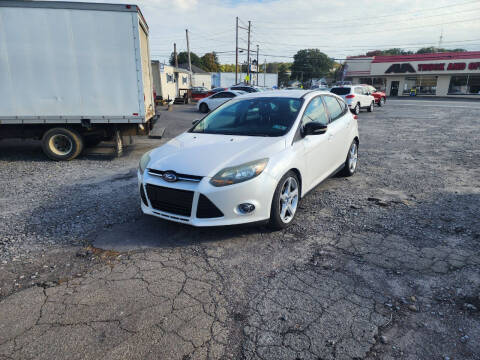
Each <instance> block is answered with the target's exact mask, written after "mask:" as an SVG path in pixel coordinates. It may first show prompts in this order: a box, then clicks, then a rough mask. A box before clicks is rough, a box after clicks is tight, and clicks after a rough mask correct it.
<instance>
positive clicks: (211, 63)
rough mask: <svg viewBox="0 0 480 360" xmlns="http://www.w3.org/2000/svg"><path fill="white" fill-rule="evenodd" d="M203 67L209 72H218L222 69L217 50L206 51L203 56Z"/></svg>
mask: <svg viewBox="0 0 480 360" xmlns="http://www.w3.org/2000/svg"><path fill="white" fill-rule="evenodd" d="M201 60H202V69H203V70H205V71H209V72H218V71H219V70H220V63H219V62H218V56H217V54H216V53H215V52H211V53H206V54H205V55H203V56H202V57H201Z"/></svg>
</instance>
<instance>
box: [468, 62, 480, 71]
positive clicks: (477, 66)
mask: <svg viewBox="0 0 480 360" xmlns="http://www.w3.org/2000/svg"><path fill="white" fill-rule="evenodd" d="M479 69H480V62H474V63H470V64H468V70H479Z"/></svg>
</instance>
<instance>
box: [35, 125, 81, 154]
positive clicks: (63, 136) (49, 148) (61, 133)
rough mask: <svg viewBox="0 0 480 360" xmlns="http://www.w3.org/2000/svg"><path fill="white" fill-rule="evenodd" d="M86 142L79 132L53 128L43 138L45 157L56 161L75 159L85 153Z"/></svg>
mask: <svg viewBox="0 0 480 360" xmlns="http://www.w3.org/2000/svg"><path fill="white" fill-rule="evenodd" d="M83 147H84V141H83V137H82V135H80V134H79V133H78V132H77V131H75V130H72V129H67V128H53V129H50V130H48V131H47V132H46V133H45V134H43V137H42V149H43V152H44V153H45V155H47V156H48V157H49V158H50V159H52V160H56V161H68V160H73V159H75V158H76V157H77V156H78V155H80V153H81V152H82V151H83Z"/></svg>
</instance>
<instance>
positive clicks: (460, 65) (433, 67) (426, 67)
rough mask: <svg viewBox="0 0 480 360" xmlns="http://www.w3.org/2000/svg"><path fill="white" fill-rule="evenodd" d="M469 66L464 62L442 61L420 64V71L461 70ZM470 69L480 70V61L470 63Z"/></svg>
mask: <svg viewBox="0 0 480 360" xmlns="http://www.w3.org/2000/svg"><path fill="white" fill-rule="evenodd" d="M466 68H467V64H466V63H464V62H455V63H448V65H447V64H446V63H440V64H418V71H445V70H446V71H461V70H465V69H466ZM468 69H469V70H479V69H480V62H473V63H470V64H468Z"/></svg>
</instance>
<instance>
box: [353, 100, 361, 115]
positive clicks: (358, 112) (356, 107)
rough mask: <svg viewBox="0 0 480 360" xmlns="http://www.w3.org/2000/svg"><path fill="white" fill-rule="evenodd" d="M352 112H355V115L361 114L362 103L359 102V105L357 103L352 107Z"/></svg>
mask: <svg viewBox="0 0 480 360" xmlns="http://www.w3.org/2000/svg"><path fill="white" fill-rule="evenodd" d="M352 113H354V114H355V115H358V114H360V104H359V103H357V105H355V107H354V108H353V109H352Z"/></svg>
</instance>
